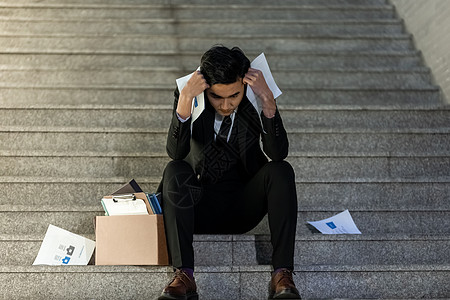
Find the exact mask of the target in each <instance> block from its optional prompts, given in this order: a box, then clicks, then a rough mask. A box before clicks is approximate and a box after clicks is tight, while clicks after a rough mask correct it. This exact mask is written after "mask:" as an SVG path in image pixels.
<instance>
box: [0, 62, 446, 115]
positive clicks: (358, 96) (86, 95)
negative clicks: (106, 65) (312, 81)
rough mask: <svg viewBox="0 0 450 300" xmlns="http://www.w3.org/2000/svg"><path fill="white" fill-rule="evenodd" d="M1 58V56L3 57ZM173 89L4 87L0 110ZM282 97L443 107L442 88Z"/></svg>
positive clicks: (134, 100) (118, 101) (346, 104)
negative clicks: (440, 90) (440, 89)
mask: <svg viewBox="0 0 450 300" xmlns="http://www.w3.org/2000/svg"><path fill="white" fill-rule="evenodd" d="M0 57H1V56H0ZM174 89H175V84H173V85H171V86H155V87H151V86H142V87H114V88H110V89H105V88H101V87H89V88H83V89H80V88H76V87H69V86H66V87H60V88H53V87H51V86H49V87H39V88H37V87H36V88H33V87H20V88H18V87H17V88H16V87H4V88H0V91H1V93H0V107H1V108H30V107H34V108H52V107H55V106H57V107H66V108H91V109H92V108H96V107H109V106H112V105H118V106H121V107H122V108H124V107H141V108H145V107H148V106H149V105H155V104H160V105H167V104H169V103H172V101H173V90H174ZM282 91H283V95H282V96H281V97H279V98H278V103H279V104H280V106H282V105H296V106H297V107H300V108H307V109H311V108H315V109H327V108H328V107H330V106H331V107H334V108H335V109H336V108H341V109H345V108H349V109H354V108H359V109H377V108H380V107H381V108H394V109H405V108H409V109H416V108H425V107H426V108H430V107H434V108H440V107H442V106H443V103H442V101H441V97H440V94H439V88H438V87H435V86H432V87H419V88H415V89H384V88H381V89H361V88H358V87H347V88H337V89H336V88H316V89H297V88H283V89H282Z"/></svg>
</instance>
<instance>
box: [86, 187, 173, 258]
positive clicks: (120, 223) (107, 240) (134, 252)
mask: <svg viewBox="0 0 450 300" xmlns="http://www.w3.org/2000/svg"><path fill="white" fill-rule="evenodd" d="M124 193H125V194H126V193H134V194H135V196H136V198H138V199H143V200H144V202H145V204H146V205H147V210H148V212H149V215H130V216H98V217H96V219H95V236H96V250H95V264H96V265H162V266H166V265H168V264H169V256H168V253H167V244H166V234H165V231H164V219H163V216H162V215H155V214H153V212H152V209H151V207H150V204H149V203H148V200H147V196H146V195H145V193H143V192H142V190H141V189H140V187H139V186H138V185H137V183H136V182H135V181H134V180H132V181H130V182H129V183H128V184H126V185H125V186H124V187H122V188H121V189H119V190H118V191H116V192H114V193H113V195H115V194H124Z"/></svg>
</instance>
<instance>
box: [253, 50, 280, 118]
mask: <svg viewBox="0 0 450 300" xmlns="http://www.w3.org/2000/svg"><path fill="white" fill-rule="evenodd" d="M250 67H252V68H253V69H257V70H260V71H261V72H262V73H263V75H264V79H265V80H266V83H267V85H268V86H269V89H270V90H271V91H272V93H273V97H274V98H275V99H276V98H278V97H279V96H280V95H281V94H282V92H281V90H280V89H279V88H278V86H277V84H276V83H275V80H274V79H273V76H272V72H270V68H269V63H268V62H267V59H266V56H265V55H264V53H261V54H260V55H259V56H258V57H257V58H255V59H254V60H253V61H252V62H251V64H250ZM247 98H248V100H249V101H250V103H251V104H252V105H253V106H254V107H255V109H256V111H257V112H258V115H261V112H262V107H261V103H260V102H259V101H258V99H257V98H256V96H255V93H253V90H252V89H247Z"/></svg>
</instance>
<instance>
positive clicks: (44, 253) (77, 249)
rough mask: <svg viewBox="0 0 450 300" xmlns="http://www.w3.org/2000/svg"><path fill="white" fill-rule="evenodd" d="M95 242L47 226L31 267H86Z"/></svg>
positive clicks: (52, 226)
mask: <svg viewBox="0 0 450 300" xmlns="http://www.w3.org/2000/svg"><path fill="white" fill-rule="evenodd" d="M94 248H95V242H94V241H92V240H90V239H87V238H85V237H82V236H80V235H77V234H74V233H72V232H69V231H67V230H64V229H62V228H59V227H56V226H54V225H49V226H48V229H47V233H46V234H45V237H44V241H43V242H42V245H41V248H40V249H39V253H38V255H37V257H36V259H35V261H34V263H33V265H51V266H56V265H87V264H88V263H89V260H90V259H91V256H92V254H93V252H94Z"/></svg>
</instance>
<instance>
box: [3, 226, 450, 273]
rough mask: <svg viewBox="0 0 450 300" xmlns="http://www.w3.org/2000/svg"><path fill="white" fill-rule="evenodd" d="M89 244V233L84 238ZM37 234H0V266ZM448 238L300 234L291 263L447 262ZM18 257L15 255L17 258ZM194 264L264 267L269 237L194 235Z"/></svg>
mask: <svg viewBox="0 0 450 300" xmlns="http://www.w3.org/2000/svg"><path fill="white" fill-rule="evenodd" d="M84 236H85V237H86V238H89V239H91V240H94V241H95V235H92V234H90V235H84ZM42 240H43V235H40V234H38V235H14V234H12V235H0V245H1V247H0V265H3V266H29V265H32V264H33V262H34V259H35V258H36V256H37V253H38V251H39V248H40V246H41V243H42ZM449 246H450V237H449V236H445V235H443V236H426V235H425V236H421V235H418V236H409V235H357V236H355V235H352V236H348V235H347V236H346V235H338V236H327V235H320V234H314V235H305V236H297V237H296V254H295V260H294V261H295V264H296V265H364V264H377V265H390V264H450V259H449V257H448V255H447V253H448V247H449ZM17 253H20V256H19V255H17ZM194 255H195V261H196V262H197V266H253V265H270V264H271V257H272V246H271V244H270V235H258V236H254V235H196V236H194Z"/></svg>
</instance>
